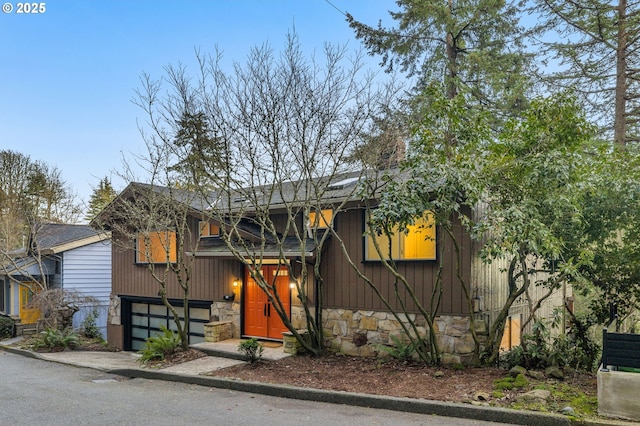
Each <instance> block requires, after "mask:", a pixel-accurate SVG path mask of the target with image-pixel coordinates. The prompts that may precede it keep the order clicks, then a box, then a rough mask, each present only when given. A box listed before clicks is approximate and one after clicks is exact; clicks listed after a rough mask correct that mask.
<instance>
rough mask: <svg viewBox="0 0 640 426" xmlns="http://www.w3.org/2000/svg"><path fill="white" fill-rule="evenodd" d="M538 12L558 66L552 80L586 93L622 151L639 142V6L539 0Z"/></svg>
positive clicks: (621, 0) (595, 0)
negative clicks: (630, 144) (629, 144)
mask: <svg viewBox="0 0 640 426" xmlns="http://www.w3.org/2000/svg"><path fill="white" fill-rule="evenodd" d="M537 12H538V13H539V14H540V20H539V25H538V26H537V28H536V30H537V32H538V33H539V34H541V37H540V38H541V40H543V42H542V44H543V46H545V47H546V48H547V49H548V51H547V52H548V53H550V55H549V58H548V59H549V60H551V61H554V62H552V64H554V67H551V69H556V68H558V67H559V70H558V71H555V72H553V73H550V74H549V75H548V77H550V79H549V81H550V82H552V83H554V84H556V85H559V86H561V87H569V88H572V89H573V90H575V91H576V92H578V93H580V94H582V95H583V96H584V99H586V101H588V104H590V105H591V107H592V108H593V109H592V111H591V112H592V113H593V114H594V117H597V118H599V119H600V120H601V122H602V123H601V124H602V126H603V128H604V130H605V131H606V132H609V133H610V132H611V131H612V132H613V140H614V145H615V146H616V147H617V148H618V149H621V150H624V149H625V147H626V146H627V145H628V143H632V142H638V141H640V134H639V132H638V131H637V127H638V121H639V120H640V103H639V102H638V100H639V99H640V87H639V85H638V84H639V81H638V72H639V71H640V54H639V51H638V47H639V46H638V43H639V41H638V40H639V38H638V36H639V35H640V3H639V2H637V1H628V0H618V1H617V2H611V1H605V0H583V1H580V2H576V1H564V0H539V1H538V4H537ZM549 40H551V41H549ZM612 112H613V114H612Z"/></svg>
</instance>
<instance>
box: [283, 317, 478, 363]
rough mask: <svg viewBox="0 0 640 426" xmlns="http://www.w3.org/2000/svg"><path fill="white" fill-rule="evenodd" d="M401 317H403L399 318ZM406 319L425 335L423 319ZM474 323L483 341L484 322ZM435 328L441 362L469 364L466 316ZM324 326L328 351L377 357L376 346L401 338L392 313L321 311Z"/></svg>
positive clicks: (445, 319)
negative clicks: (394, 337) (411, 321)
mask: <svg viewBox="0 0 640 426" xmlns="http://www.w3.org/2000/svg"><path fill="white" fill-rule="evenodd" d="M292 315H293V314H292ZM400 318H401V319H403V318H406V316H405V315H400ZM409 318H410V319H411V320H413V321H415V323H416V326H417V328H418V333H419V334H420V335H422V336H425V335H426V334H427V324H426V321H425V320H424V318H421V317H418V318H417V319H416V315H415V314H409ZM403 322H405V323H406V321H403ZM475 324H476V332H477V333H478V335H479V336H481V338H485V336H486V334H487V327H486V324H485V322H484V321H481V320H476V322H475ZM435 326H436V335H437V339H438V345H439V348H440V352H441V354H442V362H443V363H444V364H452V363H463V364H464V363H468V362H469V361H470V360H471V357H472V355H473V349H474V343H473V337H472V335H471V331H470V319H469V317H466V316H450V315H440V316H438V317H437V318H436V325H435ZM323 327H324V335H325V345H326V347H327V348H330V349H332V350H334V351H338V352H341V353H344V354H347V355H355V356H377V355H378V354H379V352H380V351H379V349H378V347H377V345H388V346H393V344H394V343H393V340H392V337H391V336H394V335H395V336H396V337H398V338H400V337H401V336H402V333H403V331H402V328H401V326H400V322H398V320H397V319H396V318H395V317H394V316H393V314H391V313H390V312H380V311H361V310H349V309H324V310H323Z"/></svg>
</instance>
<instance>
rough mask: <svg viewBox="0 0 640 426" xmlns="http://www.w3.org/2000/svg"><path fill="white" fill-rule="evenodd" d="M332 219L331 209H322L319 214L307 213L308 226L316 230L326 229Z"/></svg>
mask: <svg viewBox="0 0 640 426" xmlns="http://www.w3.org/2000/svg"><path fill="white" fill-rule="evenodd" d="M331 219H333V210H332V209H323V210H320V212H317V211H313V212H309V226H311V227H312V228H316V229H327V228H328V227H329V224H331Z"/></svg>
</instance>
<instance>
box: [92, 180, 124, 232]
mask: <svg viewBox="0 0 640 426" xmlns="http://www.w3.org/2000/svg"><path fill="white" fill-rule="evenodd" d="M117 195H118V194H117V193H116V191H115V189H113V186H111V181H110V180H109V178H108V177H106V176H105V177H104V178H103V179H100V183H99V184H98V187H97V188H94V189H93V194H91V198H90V200H89V209H88V211H87V214H86V216H85V217H84V218H85V220H86V221H88V222H90V221H91V220H92V219H93V218H94V217H96V215H97V214H98V213H100V211H102V209H103V208H105V207H106V206H107V205H108V204H109V203H110V202H111V201H113V199H114V198H116V196H117Z"/></svg>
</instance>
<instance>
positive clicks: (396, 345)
mask: <svg viewBox="0 0 640 426" xmlns="http://www.w3.org/2000/svg"><path fill="white" fill-rule="evenodd" d="M390 337H391V340H393V346H386V345H377V347H378V349H380V350H381V351H383V352H386V354H387V355H389V356H390V357H391V358H393V359H396V360H398V361H409V360H411V359H412V357H413V354H414V353H415V352H416V348H415V346H414V345H413V343H412V342H408V343H407V342H405V341H404V340H403V339H402V338H401V337H398V336H396V335H395V334H392V335H391V336H390Z"/></svg>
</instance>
